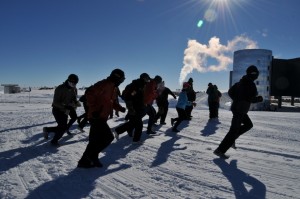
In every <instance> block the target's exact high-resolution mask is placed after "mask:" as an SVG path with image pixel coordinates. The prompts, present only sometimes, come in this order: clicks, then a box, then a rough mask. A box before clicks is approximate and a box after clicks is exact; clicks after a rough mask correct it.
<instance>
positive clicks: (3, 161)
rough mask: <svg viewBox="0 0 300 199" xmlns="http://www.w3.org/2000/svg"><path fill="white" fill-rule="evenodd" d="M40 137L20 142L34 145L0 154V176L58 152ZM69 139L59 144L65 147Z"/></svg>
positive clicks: (36, 135)
mask: <svg viewBox="0 0 300 199" xmlns="http://www.w3.org/2000/svg"><path fill="white" fill-rule="evenodd" d="M42 137H43V135H42V134H35V135H34V136H33V137H31V138H30V139H27V140H23V141H21V142H22V143H23V144H29V143H32V142H35V144H31V145H30V146H25V147H19V148H15V149H11V150H7V151H3V152H0V165H1V167H0V174H1V173H2V172H5V171H8V170H10V169H12V168H14V167H17V166H18V165H20V164H22V163H24V162H26V161H28V160H31V159H34V158H37V157H39V156H44V155H46V156H47V155H51V154H52V153H56V152H57V151H58V150H59V149H58V148H57V147H53V146H51V145H50V139H49V140H44V139H41V138H42ZM71 138H72V136H65V137H62V138H61V140H60V142H61V143H62V145H67V144H65V143H68V142H67V141H68V140H69V139H71ZM80 141H81V140H77V141H76V142H80Z"/></svg>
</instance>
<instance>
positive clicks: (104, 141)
mask: <svg viewBox="0 0 300 199" xmlns="http://www.w3.org/2000/svg"><path fill="white" fill-rule="evenodd" d="M124 80H125V74H124V72H123V71H122V70H121V69H114V70H113V71H112V72H111V74H110V75H109V77H107V78H106V79H103V80H101V81H99V82H97V83H96V84H94V85H93V86H91V87H90V89H89V90H88V91H87V92H86V99H87V105H88V119H89V122H90V124H91V128H90V133H89V143H88V145H87V147H86V149H85V151H84V153H83V155H82V157H81V159H80V160H79V161H78V165H77V167H82V168H91V167H102V166H103V165H102V163H101V162H100V161H99V159H98V155H99V153H100V152H101V151H102V150H104V149H105V148H106V147H107V146H109V144H110V143H111V142H112V141H113V140H114V136H113V134H112V132H111V130H110V127H109V126H108V124H107V120H108V117H109V114H110V113H111V110H112V109H115V110H119V111H121V112H125V110H126V109H125V108H124V107H122V106H121V105H120V104H119V103H118V101H117V100H116V98H117V93H116V87H118V86H119V85H120V84H121V83H122V82H123V81H124Z"/></svg>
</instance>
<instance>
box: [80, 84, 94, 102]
mask: <svg viewBox="0 0 300 199" xmlns="http://www.w3.org/2000/svg"><path fill="white" fill-rule="evenodd" d="M91 87H92V86H90V87H88V88H87V89H85V92H84V94H83V95H82V96H81V97H80V98H79V101H80V102H86V93H87V92H88V91H89V90H90V88H91Z"/></svg>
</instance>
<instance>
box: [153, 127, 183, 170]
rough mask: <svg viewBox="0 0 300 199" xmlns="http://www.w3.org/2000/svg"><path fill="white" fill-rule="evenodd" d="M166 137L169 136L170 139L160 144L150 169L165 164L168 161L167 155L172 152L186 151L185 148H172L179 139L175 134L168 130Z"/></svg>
mask: <svg viewBox="0 0 300 199" xmlns="http://www.w3.org/2000/svg"><path fill="white" fill-rule="evenodd" d="M166 136H170V137H171V139H169V140H167V141H165V142H163V143H161V145H160V147H159V149H158V151H157V154H156V157H155V159H154V161H153V162H152V165H151V167H155V166H158V165H161V164H163V163H165V162H166V161H167V160H168V157H169V155H170V154H171V153H172V152H173V151H176V150H185V149H186V146H184V147H174V146H178V145H176V144H175V142H176V141H177V140H179V139H180V137H179V136H178V135H177V133H174V132H172V131H170V130H169V131H167V134H166Z"/></svg>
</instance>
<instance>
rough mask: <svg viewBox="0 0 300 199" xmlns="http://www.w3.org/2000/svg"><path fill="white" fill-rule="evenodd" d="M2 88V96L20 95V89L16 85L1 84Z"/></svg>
mask: <svg viewBox="0 0 300 199" xmlns="http://www.w3.org/2000/svg"><path fill="white" fill-rule="evenodd" d="M1 86H3V87H4V94H10V93H20V92H21V88H20V87H19V85H18V84H1Z"/></svg>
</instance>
